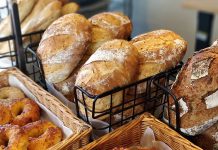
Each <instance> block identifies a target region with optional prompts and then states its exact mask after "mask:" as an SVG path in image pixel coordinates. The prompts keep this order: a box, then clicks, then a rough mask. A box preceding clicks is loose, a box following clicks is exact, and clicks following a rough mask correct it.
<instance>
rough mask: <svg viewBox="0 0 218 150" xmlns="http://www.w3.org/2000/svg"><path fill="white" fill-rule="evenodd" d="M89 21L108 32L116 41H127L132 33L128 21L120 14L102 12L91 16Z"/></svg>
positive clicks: (130, 24)
mask: <svg viewBox="0 0 218 150" xmlns="http://www.w3.org/2000/svg"><path fill="white" fill-rule="evenodd" d="M89 21H90V22H91V23H92V24H93V25H95V26H98V27H100V28H103V29H106V30H109V31H110V32H111V33H112V34H113V36H114V37H116V38H118V39H127V38H128V37H130V35H131V32H132V23H131V21H130V19H129V18H128V17H127V16H125V15H124V14H122V13H120V12H103V13H99V14H97V15H94V16H92V17H91V18H90V19H89Z"/></svg>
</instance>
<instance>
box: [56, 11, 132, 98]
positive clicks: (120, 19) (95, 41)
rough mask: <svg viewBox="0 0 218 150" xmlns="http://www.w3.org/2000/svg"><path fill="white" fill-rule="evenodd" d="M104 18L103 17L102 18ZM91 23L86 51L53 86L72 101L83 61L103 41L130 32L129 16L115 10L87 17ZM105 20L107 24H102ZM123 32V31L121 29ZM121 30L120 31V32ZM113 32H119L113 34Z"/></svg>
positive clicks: (125, 36) (126, 35) (122, 36)
mask: <svg viewBox="0 0 218 150" xmlns="http://www.w3.org/2000/svg"><path fill="white" fill-rule="evenodd" d="M102 18H104V19H102ZM89 21H90V22H91V23H92V32H91V36H92V40H91V43H90V45H89V47H88V50H87V51H86V53H85V55H84V56H83V57H82V60H81V61H80V63H79V64H78V66H77V67H76V69H75V70H74V71H73V72H72V73H71V75H70V76H69V77H68V78H67V79H66V80H64V81H61V82H59V83H55V84H54V86H55V88H56V89H57V90H58V91H60V92H61V93H62V94H63V95H64V96H65V97H66V98H67V99H69V100H71V101H73V99H74V91H73V90H74V86H75V80H76V75H77V73H78V71H79V69H80V68H81V67H82V66H83V65H84V63H85V62H86V61H87V60H88V59H89V57H90V56H91V55H92V54H93V53H94V52H95V51H96V50H97V49H98V48H99V47H100V46H101V45H102V44H103V43H105V42H107V41H109V40H112V39H116V38H127V37H130V35H131V32H132V24H131V21H130V20H129V18H128V17H127V16H125V15H123V14H119V13H116V12H108V13H99V14H97V15H95V16H93V17H91V18H90V19H89ZM105 21H106V22H107V24H108V26H111V28H109V27H107V26H104V25H103V24H104V23H105ZM125 28H127V29H126V30H125V32H123V30H124V29H125ZM121 31H122V32H121ZM114 32H120V33H119V34H115V33H114Z"/></svg>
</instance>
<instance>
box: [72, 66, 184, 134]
mask: <svg viewBox="0 0 218 150" xmlns="http://www.w3.org/2000/svg"><path fill="white" fill-rule="evenodd" d="M181 66H182V63H180V64H179V65H178V66H176V67H175V68H173V69H171V70H169V71H166V72H163V73H160V74H159V75H161V77H162V78H155V77H149V78H145V79H143V80H140V81H137V82H135V83H132V84H130V85H126V86H123V87H117V88H115V89H113V90H111V91H107V92H105V93H102V94H100V95H91V94H90V93H88V92H87V91H86V90H84V89H83V88H81V87H78V86H76V87H75V103H76V106H77V113H78V116H79V117H80V118H81V119H83V120H84V121H85V122H87V123H89V124H92V119H100V120H102V118H104V119H103V121H106V122H107V123H108V125H106V126H104V127H99V128H95V129H96V130H109V132H110V131H112V130H113V129H115V128H117V127H119V126H121V125H123V124H125V123H127V122H129V121H130V120H133V119H134V118H136V117H137V116H139V115H141V114H143V113H144V112H150V113H151V114H153V115H155V116H156V117H157V118H159V119H163V113H164V110H165V108H166V107H167V106H168V103H169V101H168V99H167V98H166V96H167V95H166V92H165V91H164V90H162V88H161V87H159V86H156V85H154V84H153V82H155V83H157V84H160V83H161V85H162V84H164V85H166V84H167V85H170V83H172V81H173V80H174V79H175V78H176V75H177V73H178V71H179V70H180V68H181ZM142 85H144V87H146V91H145V92H144V93H143V94H137V87H139V86H142ZM128 91H132V92H131V96H130V97H129V96H128ZM119 92H122V102H121V103H120V104H118V105H116V106H113V101H114V99H113V96H114V95H115V94H116V93H119ZM106 97H110V99H109V101H110V102H109V105H110V107H109V108H108V109H105V110H103V111H97V109H96V107H97V104H98V103H99V101H101V100H102V99H103V98H106ZM87 98H88V99H89V100H90V99H91V100H92V109H90V107H88V106H87V104H86V99H87ZM89 106H90V104H89ZM139 107H142V108H140V109H139ZM178 108H179V107H178V103H177V101H175V109H174V110H171V109H167V110H168V111H176V112H179V109H178ZM127 111H129V112H130V113H128V116H127V117H126V115H125V113H126V112H127ZM117 116H119V119H118V120H116V119H114V118H116V117H117ZM178 116H179V114H178V115H176V117H177V119H176V121H177V124H176V128H175V129H176V130H178V131H179V127H180V126H179V117H178ZM105 118H106V119H105ZM169 126H171V127H172V124H171V121H170V118H169Z"/></svg>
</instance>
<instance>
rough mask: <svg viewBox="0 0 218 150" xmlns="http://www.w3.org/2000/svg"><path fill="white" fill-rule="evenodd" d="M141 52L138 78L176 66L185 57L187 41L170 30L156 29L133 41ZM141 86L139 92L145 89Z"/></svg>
mask: <svg viewBox="0 0 218 150" xmlns="http://www.w3.org/2000/svg"><path fill="white" fill-rule="evenodd" d="M131 42H132V43H133V45H134V46H135V47H136V48H137V50H138V52H139V62H140V65H139V75H138V80H141V79H144V78H147V77H150V76H153V75H156V74H158V73H160V72H163V71H166V70H168V69H170V68H173V67H175V66H176V65H177V64H178V63H179V62H180V61H181V60H182V58H183V57H184V55H185V53H186V50H187V42H186V41H185V40H184V39H182V38H181V37H180V36H179V35H177V34H176V33H174V32H173V31H169V30H156V31H152V32H148V33H145V34H141V35H139V36H137V37H135V38H133V39H132V41H131ZM143 86H144V85H142V86H139V88H138V92H140V93H142V92H144V91H145V87H143Z"/></svg>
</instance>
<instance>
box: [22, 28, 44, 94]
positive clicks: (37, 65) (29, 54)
mask: <svg viewBox="0 0 218 150" xmlns="http://www.w3.org/2000/svg"><path fill="white" fill-rule="evenodd" d="M35 34H38V35H40V36H42V32H36V33H35ZM33 35H34V34H28V35H26V36H27V37H29V38H30V37H31V36H33ZM38 45H39V43H31V44H29V45H28V46H27V47H26V48H25V62H26V68H27V72H26V75H27V76H29V77H30V78H31V79H32V80H33V81H35V82H36V83H37V84H39V85H40V86H42V87H43V88H44V89H45V90H47V86H46V81H45V78H44V71H43V67H42V64H41V61H40V59H39V58H38V56H37V54H36V50H37V48H38Z"/></svg>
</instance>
